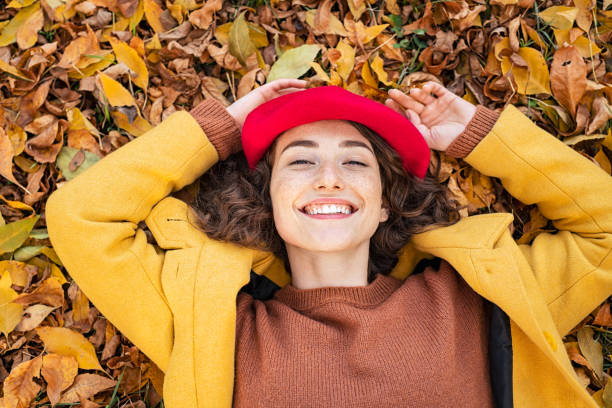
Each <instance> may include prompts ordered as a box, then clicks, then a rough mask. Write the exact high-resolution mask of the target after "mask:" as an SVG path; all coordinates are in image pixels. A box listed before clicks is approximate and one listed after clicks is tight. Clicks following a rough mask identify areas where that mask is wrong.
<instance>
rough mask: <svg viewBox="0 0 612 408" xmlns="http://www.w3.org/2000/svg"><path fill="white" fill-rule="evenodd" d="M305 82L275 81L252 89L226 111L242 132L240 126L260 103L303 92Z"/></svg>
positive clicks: (298, 80)
mask: <svg viewBox="0 0 612 408" xmlns="http://www.w3.org/2000/svg"><path fill="white" fill-rule="evenodd" d="M306 84H307V82H306V81H304V80H303V79H276V80H274V81H272V82H270V83H269V84H265V85H262V86H260V87H259V88H255V89H253V90H252V91H251V92H249V93H248V94H246V95H244V96H243V97H242V98H240V99H238V100H237V101H236V102H234V103H233V104H231V105H230V106H228V107H227V111H228V113H229V114H230V115H232V117H233V118H234V119H235V120H236V123H237V124H238V126H239V127H240V131H241V132H242V126H243V125H244V121H245V119H246V117H247V115H248V114H249V113H251V111H252V110H253V109H255V108H256V107H258V106H259V105H261V104H262V103H265V102H268V101H269V100H271V99H274V98H276V97H278V96H281V95H285V94H288V93H293V92H299V91H303V90H304V89H305V88H306Z"/></svg>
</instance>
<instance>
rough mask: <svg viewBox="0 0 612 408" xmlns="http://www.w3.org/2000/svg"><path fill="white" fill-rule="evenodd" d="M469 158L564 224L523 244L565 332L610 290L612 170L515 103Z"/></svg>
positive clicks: (473, 163)
mask: <svg viewBox="0 0 612 408" xmlns="http://www.w3.org/2000/svg"><path fill="white" fill-rule="evenodd" d="M465 160H466V162H468V163H469V164H470V165H472V166H473V167H475V168H476V169H477V170H479V171H480V172H482V173H484V174H486V175H488V176H493V177H498V178H499V179H500V180H501V182H502V184H503V185H504V188H505V189H506V190H507V191H508V192H509V193H510V194H512V195H513V196H514V197H516V198H518V199H519V200H520V201H522V202H523V203H526V204H536V205H537V206H538V209H539V210H540V212H541V213H542V214H543V215H544V216H545V217H546V218H548V219H550V220H552V222H553V224H554V225H555V227H556V228H557V229H558V230H559V231H558V232H556V233H541V234H539V235H538V236H537V237H536V238H535V239H534V240H533V241H532V243H531V244H530V245H520V249H521V251H522V253H523V255H524V256H525V258H526V260H527V262H529V264H530V266H531V268H532V270H533V271H534V273H535V277H536V279H537V281H538V283H539V285H540V286H541V288H542V293H543V294H544V297H545V300H546V302H547V304H548V307H549V309H550V312H551V314H552V316H553V319H554V321H555V324H556V325H557V327H558V329H559V332H560V333H561V335H562V336H563V335H565V334H566V333H568V332H569V331H570V330H571V329H572V328H573V327H574V326H575V325H576V324H578V323H579V322H580V321H581V320H582V319H583V318H584V317H585V316H586V315H588V314H589V313H590V312H591V311H592V310H594V309H595V308H596V307H597V306H598V305H599V304H601V303H602V302H603V301H604V300H605V299H606V297H608V296H610V295H611V294H612V256H611V255H610V253H611V250H612V177H610V175H608V174H607V173H606V172H605V171H603V170H602V169H601V168H599V167H597V165H595V164H593V163H592V162H590V161H589V160H588V159H586V158H585V157H583V156H581V155H580V154H579V153H577V152H575V151H574V150H572V149H571V148H570V147H568V146H566V145H565V144H564V143H563V142H561V141H560V140H558V139H557V138H555V137H554V136H552V135H551V134H549V133H547V132H546V131H544V130H543V129H541V128H539V127H538V126H536V125H535V124H534V123H533V122H532V121H531V120H530V119H529V118H527V117H526V116H525V115H524V114H523V113H521V112H520V111H519V110H518V109H517V108H515V107H514V106H512V105H509V106H508V107H507V108H506V109H504V111H503V112H502V114H501V115H500V117H499V119H498V121H497V122H496V124H495V126H494V127H493V129H492V130H491V132H490V133H489V134H488V135H487V136H486V137H485V138H484V139H483V140H482V141H481V142H480V143H479V144H478V145H477V146H476V147H475V148H474V150H472V152H471V153H470V154H469V155H468V156H467V157H466V158H465Z"/></svg>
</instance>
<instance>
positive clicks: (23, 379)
mask: <svg viewBox="0 0 612 408" xmlns="http://www.w3.org/2000/svg"><path fill="white" fill-rule="evenodd" d="M41 365H42V356H38V357H35V358H33V359H31V360H28V361H26V362H23V363H21V364H19V365H18V366H17V367H15V368H14V369H13V371H11V373H10V374H9V376H8V377H7V378H6V380H4V388H3V390H4V404H5V406H7V407H16V408H26V407H29V406H30V402H32V399H34V397H35V396H36V395H37V394H38V391H39V390H40V385H38V384H36V383H35V382H34V381H32V378H34V377H40V366H41Z"/></svg>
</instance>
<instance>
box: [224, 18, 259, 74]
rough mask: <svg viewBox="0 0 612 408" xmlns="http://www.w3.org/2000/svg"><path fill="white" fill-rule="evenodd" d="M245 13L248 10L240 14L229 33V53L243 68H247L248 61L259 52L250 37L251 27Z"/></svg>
mask: <svg viewBox="0 0 612 408" xmlns="http://www.w3.org/2000/svg"><path fill="white" fill-rule="evenodd" d="M245 13H246V10H245V11H243V12H242V13H240V15H239V16H238V18H236V20H234V23H233V24H232V26H231V28H230V31H229V52H230V54H232V55H233V56H234V57H236V58H237V59H238V61H240V63H241V64H242V66H246V59H247V58H248V57H249V56H250V55H251V54H253V53H254V52H255V51H256V50H257V48H255V45H254V44H253V41H251V37H249V26H248V25H247V22H246V20H245V19H244V15H245Z"/></svg>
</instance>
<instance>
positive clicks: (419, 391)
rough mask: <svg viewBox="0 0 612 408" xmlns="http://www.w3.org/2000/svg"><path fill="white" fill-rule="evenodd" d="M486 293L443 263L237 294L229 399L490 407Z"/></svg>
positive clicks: (246, 403) (264, 403) (256, 403)
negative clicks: (354, 280) (341, 282)
mask: <svg viewBox="0 0 612 408" xmlns="http://www.w3.org/2000/svg"><path fill="white" fill-rule="evenodd" d="M483 302H484V300H483V299H482V298H481V297H480V296H479V295H478V294H476V293H475V292H474V291H473V290H472V289H471V288H470V287H469V286H468V285H467V284H466V283H465V281H463V279H462V278H461V277H460V276H459V275H458V274H457V273H456V272H455V270H454V269H453V268H452V267H451V266H450V265H449V264H448V263H446V262H445V261H442V262H441V263H440V269H439V270H438V271H436V270H435V269H433V268H431V267H429V268H426V269H425V271H424V272H423V273H420V274H417V275H414V276H409V277H408V278H407V279H406V280H405V281H403V282H402V281H400V280H397V279H395V278H393V277H391V276H386V275H377V277H376V278H375V279H374V281H373V282H372V283H370V284H369V285H368V286H361V287H360V286H357V287H323V288H316V289H297V288H295V287H294V286H292V285H291V284H289V285H287V286H285V287H283V288H281V289H280V290H278V291H277V292H276V293H275V294H274V297H273V298H272V299H270V300H266V301H260V300H255V299H254V298H253V297H252V296H251V295H249V294H247V293H243V292H240V293H239V294H238V298H237V312H236V313H237V325H236V379H235V387H234V403H233V406H234V407H238V408H240V407H262V408H263V407H352V408H370V407H414V408H428V407H431V408H434V407H436V408H438V407H462V408H469V407H474V408H476V407H478V408H487V407H493V406H494V405H493V395H492V391H491V386H490V380H489V365H488V361H489V359H488V347H487V344H488V335H489V330H488V327H489V324H488V321H489V316H488V314H487V310H486V309H485V308H484V304H483Z"/></svg>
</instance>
